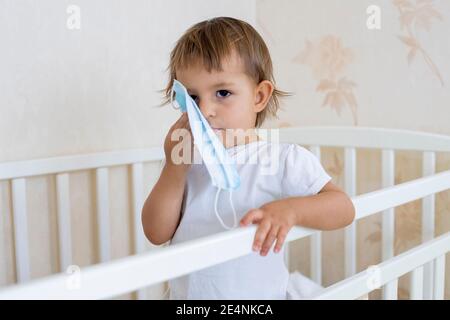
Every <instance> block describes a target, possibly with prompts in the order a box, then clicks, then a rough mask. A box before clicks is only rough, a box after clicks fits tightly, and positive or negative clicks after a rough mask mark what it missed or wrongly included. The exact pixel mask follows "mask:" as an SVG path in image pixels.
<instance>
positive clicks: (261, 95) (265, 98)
mask: <svg viewBox="0 0 450 320" xmlns="http://www.w3.org/2000/svg"><path fill="white" fill-rule="evenodd" d="M273 90H274V86H273V84H272V82H270V81H269V80H263V81H261V82H260V83H259V84H258V85H257V86H256V89H255V106H254V107H253V110H254V111H255V112H260V111H262V110H264V108H265V107H266V105H267V103H268V102H269V99H270V97H271V96H272V93H273Z"/></svg>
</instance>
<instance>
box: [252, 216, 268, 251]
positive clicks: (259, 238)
mask: <svg viewBox="0 0 450 320" xmlns="http://www.w3.org/2000/svg"><path fill="white" fill-rule="evenodd" d="M270 227H271V224H270V222H269V221H263V222H261V224H260V225H259V227H258V230H256V234H255V240H254V241H253V251H260V250H261V246H262V244H263V241H264V239H265V238H266V236H267V233H268V232H269V230H270Z"/></svg>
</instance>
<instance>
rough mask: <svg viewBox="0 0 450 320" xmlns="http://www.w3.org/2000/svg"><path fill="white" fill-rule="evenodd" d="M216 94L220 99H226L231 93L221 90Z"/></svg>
mask: <svg viewBox="0 0 450 320" xmlns="http://www.w3.org/2000/svg"><path fill="white" fill-rule="evenodd" d="M216 93H217V94H218V97H219V98H226V97H228V96H229V95H230V94H231V92H230V91H228V90H219V91H217V92H216Z"/></svg>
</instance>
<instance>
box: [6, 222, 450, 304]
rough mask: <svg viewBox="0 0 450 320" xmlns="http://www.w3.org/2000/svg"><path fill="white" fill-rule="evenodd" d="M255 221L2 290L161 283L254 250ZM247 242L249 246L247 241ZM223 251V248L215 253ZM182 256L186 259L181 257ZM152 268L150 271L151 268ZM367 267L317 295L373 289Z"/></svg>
mask: <svg viewBox="0 0 450 320" xmlns="http://www.w3.org/2000/svg"><path fill="white" fill-rule="evenodd" d="M256 228H257V227H256V226H251V227H248V228H238V229H233V230H230V231H225V232H222V233H219V234H214V235H211V236H208V237H204V238H199V239H195V240H192V241H187V242H184V243H179V244H175V245H172V246H169V247H165V248H164V249H160V250H152V251H149V252H147V253H144V254H140V255H135V256H129V257H126V258H123V259H120V260H115V261H111V262H109V263H105V264H101V265H95V266H90V267H86V268H84V269H83V270H82V271H81V272H82V279H81V281H82V282H81V284H80V288H79V289H77V290H69V289H67V287H66V281H67V275H66V274H57V275H53V276H49V277H47V278H45V279H38V280H35V281H32V282H30V283H28V284H23V285H17V286H11V287H9V288H7V289H3V290H0V299H33V298H39V299H56V298H58V299H104V298H109V297H114V296H117V295H120V294H123V293H127V292H130V291H133V290H136V289H139V288H141V287H143V286H149V285H153V284H157V283H161V282H163V281H165V280H168V279H172V278H176V277H179V276H182V275H184V274H188V273H191V272H194V271H197V270H200V269H203V268H207V267H209V266H212V265H216V264H219V263H222V262H225V261H228V260H231V259H235V258H238V257H241V256H245V255H248V254H250V253H251V252H252V251H251V243H252V241H253V238H254V234H255V232H256ZM313 232H315V231H314V230H312V229H307V228H301V227H294V228H293V229H292V230H291V231H290V232H289V234H288V237H287V239H286V241H293V240H296V239H299V238H302V237H306V236H309V235H310V234H311V233H313ZM243 243H247V244H248V246H243V245H242V244H243ZM449 248H450V233H447V234H445V235H443V236H440V237H438V238H436V239H434V240H432V241H430V242H429V243H426V244H422V245H420V246H418V247H416V248H414V249H411V250H409V251H407V252H404V253H402V254H400V255H398V256H396V257H394V258H391V259H390V260H389V261H385V262H383V263H381V264H380V265H378V267H379V270H380V274H381V278H380V285H384V284H386V283H387V282H390V281H392V280H394V279H397V278H399V277H400V276H402V275H403V274H405V273H407V272H409V271H411V270H413V269H415V268H417V267H419V266H420V265H422V264H424V262H425V261H429V260H431V259H435V258H436V257H438V256H442V255H443V254H444V253H445V252H448V251H449ZM217 252H220V253H221V254H216V253H217ZM180 261H183V263H180ZM150 271H151V272H150ZM367 280H368V275H367V273H366V272H361V273H358V274H357V275H354V276H352V277H350V278H347V279H345V280H343V281H342V282H339V283H337V284H335V285H332V286H331V287H329V288H327V289H325V290H324V292H322V293H321V294H320V295H319V296H318V297H316V298H317V299H355V298H357V297H360V296H362V295H364V294H366V293H368V292H369V291H371V289H370V288H369V287H368V285H367Z"/></svg>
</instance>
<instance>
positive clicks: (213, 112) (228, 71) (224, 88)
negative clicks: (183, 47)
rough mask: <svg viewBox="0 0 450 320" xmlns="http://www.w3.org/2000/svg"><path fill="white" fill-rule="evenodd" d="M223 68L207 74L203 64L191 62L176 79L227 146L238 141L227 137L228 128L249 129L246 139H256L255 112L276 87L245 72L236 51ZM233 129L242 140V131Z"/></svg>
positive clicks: (178, 72)
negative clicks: (257, 80)
mask: <svg viewBox="0 0 450 320" xmlns="http://www.w3.org/2000/svg"><path fill="white" fill-rule="evenodd" d="M222 68H223V71H220V72H218V71H211V73H208V71H207V70H206V69H205V67H204V66H202V65H201V64H197V65H192V66H190V67H189V68H184V69H181V70H177V71H176V78H177V80H178V81H180V82H181V83H182V84H183V85H184V86H185V87H186V89H187V90H188V93H189V95H190V96H191V97H192V99H194V100H195V102H196V103H197V105H198V107H199V108H200V110H201V112H202V113H203V115H204V117H205V118H206V120H207V121H208V122H209V124H210V126H211V128H213V129H214V131H215V132H216V134H217V135H218V136H219V138H221V141H222V143H224V145H225V147H230V146H233V145H235V144H236V143H234V142H233V141H232V139H229V138H228V137H229V136H227V139H225V129H227V134H229V133H230V129H243V130H244V131H245V130H248V131H246V136H247V137H248V138H247V140H248V141H252V140H254V138H255V137H256V134H255V133H254V130H253V129H254V128H255V121H256V115H257V113H258V112H260V111H261V110H263V109H264V108H265V106H266V104H267V101H268V98H270V94H271V93H272V91H273V87H272V84H271V83H270V81H262V82H261V83H260V84H259V85H257V84H256V83H255V81H253V80H252V79H251V78H250V77H249V76H248V75H247V74H245V73H244V66H243V65H242V62H241V61H240V59H239V58H238V56H237V55H236V54H232V55H231V56H230V58H229V59H227V60H224V61H223V62H222ZM261 91H262V92H261ZM232 131H233V133H232V134H233V135H234V136H235V137H236V136H238V139H239V141H243V140H242V134H241V132H242V131H241V132H239V131H236V130H232ZM237 132H239V133H238V135H236V133H237ZM230 140H231V141H230ZM241 143H245V142H241ZM241 143H237V144H241Z"/></svg>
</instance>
